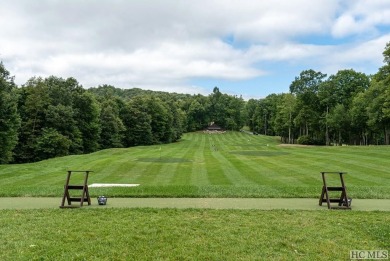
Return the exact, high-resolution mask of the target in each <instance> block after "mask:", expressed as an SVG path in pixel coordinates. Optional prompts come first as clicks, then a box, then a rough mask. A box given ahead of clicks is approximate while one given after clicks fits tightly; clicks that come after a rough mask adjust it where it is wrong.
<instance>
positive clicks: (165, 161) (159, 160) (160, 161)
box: [138, 157, 191, 163]
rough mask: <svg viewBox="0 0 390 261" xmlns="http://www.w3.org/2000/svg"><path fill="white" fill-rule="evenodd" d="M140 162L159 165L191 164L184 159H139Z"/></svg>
mask: <svg viewBox="0 0 390 261" xmlns="http://www.w3.org/2000/svg"><path fill="white" fill-rule="evenodd" d="M138 161H140V162H159V163H184V162H191V160H189V159H184V158H164V157H162V158H139V159H138Z"/></svg>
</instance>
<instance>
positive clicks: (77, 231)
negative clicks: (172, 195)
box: [0, 208, 390, 260]
mask: <svg viewBox="0 0 390 261" xmlns="http://www.w3.org/2000/svg"><path fill="white" fill-rule="evenodd" d="M0 224H1V225H0V234H1V237H0V259H1V260H348V259H349V251H350V250H355V249H366V250H372V249H380V250H386V249H390V241H389V238H390V225H389V224H390V216H389V215H388V213H387V212H360V211H291V210H288V211H287V210H284V211H283V210H277V211H275V210H274V211H258V210H196V209H184V210H179V209H147V208H143V209H96V208H95V209H87V208H84V209H83V208H82V209H73V210H62V209H54V210H53V209H51V210H48V209H47V210H3V211H1V212H0Z"/></svg>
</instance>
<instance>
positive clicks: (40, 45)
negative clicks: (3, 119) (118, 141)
mask: <svg viewBox="0 0 390 261" xmlns="http://www.w3.org/2000/svg"><path fill="white" fill-rule="evenodd" d="M389 12H390V6H389V3H388V1H379V0H371V1H364V0H356V1H352V0H348V1H341V0H314V1H313V0H293V1H285V0H274V1H253V0H242V1H235V0H199V1H192V0H167V1H154V0H143V1H126V0H110V1H109V0H100V1H95V0H85V1H78V0H69V1H49V0H40V1H30V0H18V1H13V0H4V1H3V2H2V8H1V9H0V23H1V24H2V25H5V26H3V27H2V37H1V38H0V60H3V61H4V63H5V65H6V68H7V69H8V70H10V72H11V74H14V75H16V81H17V83H19V84H23V83H24V82H26V81H27V79H28V78H30V77H32V76H43V77H46V76H49V75H56V76H61V77H70V76H72V77H75V78H76V79H77V80H79V81H80V83H81V84H83V85H84V86H85V87H90V86H96V85H100V84H111V85H115V86H118V87H126V88H128V87H134V86H138V87H145V88H149V89H164V90H165V89H169V88H171V89H172V90H173V89H175V90H179V89H180V88H181V89H183V90H188V91H191V92H196V91H195V90H199V91H200V92H202V90H201V89H197V88H199V86H193V84H192V83H191V81H192V80H193V79H199V78H200V79H202V78H208V79H221V80H234V81H238V82H239V81H240V80H250V79H253V78H259V77H261V76H262V75H265V74H266V72H267V71H269V68H267V67H263V66H262V65H263V64H265V63H267V62H274V63H280V66H281V67H282V66H283V65H284V64H289V63H290V64H291V63H292V64H299V63H302V64H308V66H317V67H318V68H337V67H342V66H345V65H356V66H359V62H364V63H365V64H378V61H381V60H382V58H381V57H380V56H381V53H382V51H383V48H384V46H385V43H386V41H388V40H386V39H388V38H389V35H382V34H381V33H380V32H379V30H378V28H377V26H388V25H389V23H390V13H389ZM331 36H333V37H337V38H338V39H343V37H346V36H359V37H361V38H359V37H358V38H354V42H352V43H342V41H340V42H341V43H340V44H334V45H331V44H329V43H325V44H318V43H310V42H309V43H308V42H307V41H306V42H305V43H302V42H300V38H306V39H307V38H316V37H323V38H327V37H331ZM363 36H364V37H363ZM227 38H229V40H230V43H227V42H229V41H226V42H224V41H225V40H226V39H227ZM376 48H377V49H376ZM351 61H352V62H351Z"/></svg>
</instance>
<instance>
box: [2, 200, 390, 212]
mask: <svg viewBox="0 0 390 261" xmlns="http://www.w3.org/2000/svg"><path fill="white" fill-rule="evenodd" d="M60 204H61V198H37V197H26V198H9V197H7V198H1V197H0V209H42V208H59V206H60ZM73 204H75V205H77V203H73ZM85 206H86V207H85V208H110V207H124V208H139V207H141V208H142V207H150V208H180V209H185V208H210V209H261V210H270V209H297V210H327V207H326V204H325V203H324V204H323V206H319V205H318V199H314V198H108V200H107V205H105V206H99V205H98V204H97V199H96V198H92V205H91V206H87V205H85ZM352 210H361V211H375V210H379V211H390V199H353V200H352Z"/></svg>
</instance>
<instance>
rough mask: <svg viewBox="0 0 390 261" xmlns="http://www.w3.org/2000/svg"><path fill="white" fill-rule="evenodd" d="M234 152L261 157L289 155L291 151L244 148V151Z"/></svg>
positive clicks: (233, 152)
mask: <svg viewBox="0 0 390 261" xmlns="http://www.w3.org/2000/svg"><path fill="white" fill-rule="evenodd" d="M230 153H232V154H238V155H244V156H261V157H273V156H282V155H288V154H290V153H288V152H283V151H265V150H244V151H231V152H230Z"/></svg>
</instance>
